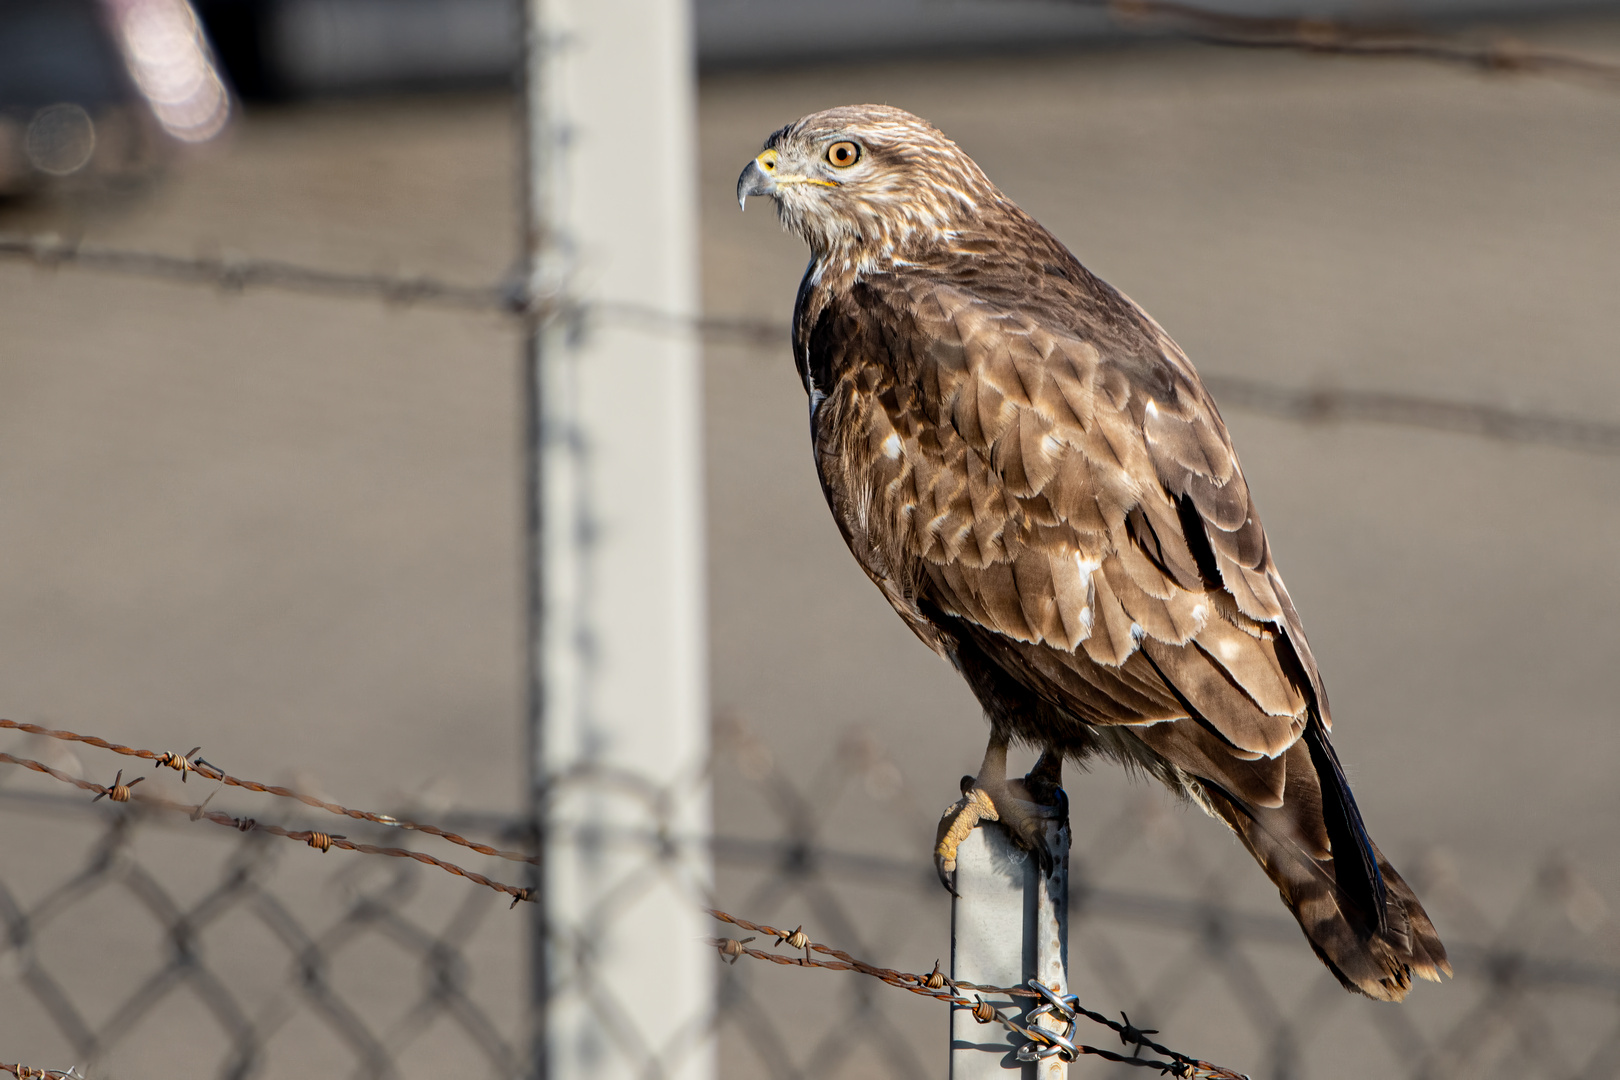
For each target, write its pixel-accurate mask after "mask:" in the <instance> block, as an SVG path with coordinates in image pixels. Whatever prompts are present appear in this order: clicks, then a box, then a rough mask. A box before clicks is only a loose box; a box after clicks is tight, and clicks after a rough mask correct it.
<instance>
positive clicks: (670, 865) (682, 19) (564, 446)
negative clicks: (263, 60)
mask: <svg viewBox="0 0 1620 1080" xmlns="http://www.w3.org/2000/svg"><path fill="white" fill-rule="evenodd" d="M523 3H524V15H525V35H526V40H525V47H526V64H525V80H526V86H525V105H526V113H525V125H524V136H525V142H526V150H527V154H526V160H525V165H526V171H527V185H526V186H527V215H528V228H527V252H526V255H527V258H528V270H529V275H528V284H529V289H530V294H531V296H532V297H535V298H536V300H537V303H538V305H539V310H541V311H542V312H546V311H554V310H556V308H557V307H558V306H561V308H562V309H563V314H562V315H560V316H550V315H543V316H542V317H537V318H536V320H535V322H534V326H533V330H532V333H531V335H530V339H529V348H528V354H527V358H526V359H527V368H526V370H527V373H528V386H527V389H528V394H529V408H530V416H529V420H530V424H529V429H530V442H531V446H530V466H531V468H530V481H531V490H532V498H531V505H530V530H531V545H530V548H531V550H530V557H531V568H532V569H531V573H532V575H533V578H532V582H531V594H530V600H531V624H532V627H533V639H534V640H533V653H532V657H531V663H532V674H533V695H532V697H533V700H532V705H531V717H530V720H531V730H532V731H533V745H532V747H531V752H532V755H533V758H532V761H533V775H534V780H535V792H536V794H535V797H536V800H537V808H536V813H537V818H538V822H539V826H540V829H541V836H542V847H543V860H542V863H543V865H542V866H541V868H540V872H539V875H538V880H537V885H538V888H539V890H540V900H541V903H540V908H541V911H540V914H539V918H538V920H537V946H538V947H537V949H536V962H535V966H536V987H535V995H536V1000H537V1006H538V1009H537V1031H536V1044H535V1045H536V1059H537V1060H536V1062H535V1068H536V1074H537V1075H539V1076H543V1077H547V1078H548V1080H582V1078H586V1077H589V1078H593V1080H595V1078H608V1077H614V1078H618V1077H625V1078H629V1077H646V1076H660V1077H666V1078H680V1080H688V1078H689V1080H703V1078H706V1077H710V1076H712V1075H713V1051H712V1045H711V1038H710V1035H709V1020H710V1014H711V1013H712V1009H713V979H714V955H713V951H712V950H711V949H709V948H708V947H706V946H705V945H703V943H702V939H703V935H704V933H705V932H706V929H707V923H706V920H705V917H704V915H703V913H702V905H703V900H704V898H705V895H706V893H707V890H708V887H709V882H710V867H709V859H708V853H707V849H706V846H705V843H704V838H705V837H707V835H708V833H709V832H710V827H709V794H708V786H707V782H706V780H705V779H704V776H705V773H704V765H705V762H706V758H707V754H708V730H709V724H708V709H707V701H706V687H705V664H706V656H705V652H706V649H705V639H706V625H705V616H704V587H703V574H702V570H703V563H704V558H703V546H702V544H703V537H702V527H701V511H702V505H703V493H702V461H701V445H702V444H701V439H700V434H701V432H700V421H699V387H700V382H699V356H698V350H697V345H696V342H695V340H694V338H693V336H692V334H691V332H690V324H691V321H692V319H693V318H694V317H695V315H696V313H697V304H698V294H697V281H698V272H697V261H696V198H695V189H694V185H695V168H694V165H695V162H696V160H697V157H696V154H695V152H694V146H695V121H694V115H693V109H694V98H695V87H694V76H693V52H692V38H691V29H690V22H691V19H690V12H689V10H688V5H687V0H523ZM548 305H549V306H548ZM631 315H634V316H636V317H633V318H632V317H628V316H631Z"/></svg>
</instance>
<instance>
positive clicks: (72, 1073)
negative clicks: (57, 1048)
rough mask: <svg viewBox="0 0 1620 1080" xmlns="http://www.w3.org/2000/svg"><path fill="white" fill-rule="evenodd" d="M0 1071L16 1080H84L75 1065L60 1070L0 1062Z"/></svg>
mask: <svg viewBox="0 0 1620 1080" xmlns="http://www.w3.org/2000/svg"><path fill="white" fill-rule="evenodd" d="M0 1073H10V1074H11V1075H12V1076H15V1077H16V1078H17V1080H85V1077H84V1074H83V1073H81V1072H80V1071H79V1067H78V1066H77V1065H73V1066H70V1067H69V1068H67V1069H66V1070H62V1069H40V1068H31V1067H29V1066H27V1065H24V1064H22V1063H20V1062H19V1063H17V1064H14V1065H6V1064H4V1063H0Z"/></svg>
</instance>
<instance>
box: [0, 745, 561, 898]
mask: <svg viewBox="0 0 1620 1080" xmlns="http://www.w3.org/2000/svg"><path fill="white" fill-rule="evenodd" d="M0 728H11V729H13V730H15V731H26V732H28V733H29V734H30V735H44V736H47V737H49V738H52V739H60V740H62V741H63V742H77V743H84V744H85V745H87V746H94V747H98V748H100V749H102V750H111V751H112V752H113V753H115V754H122V755H124V756H125V757H133V758H140V759H141V760H142V761H151V762H153V763H155V764H158V765H168V766H169V767H170V768H173V769H178V770H180V771H181V772H182V775H184V774H185V773H190V772H194V773H196V774H197V775H198V776H200V777H202V778H203V779H205V780H215V781H218V782H219V783H221V784H224V785H226V786H227V787H239V788H242V789H243V790H244V791H253V792H257V793H259V794H263V795H276V796H279V797H281V798H283V799H297V800H298V801H299V802H301V803H303V804H304V805H305V806H313V807H315V808H316V809H318V810H325V811H326V812H327V813H329V814H336V815H337V816H339V817H348V818H354V819H355V820H357V821H369V822H371V823H373V824H375V825H386V826H388V827H389V828H391V829H406V830H409V831H411V832H420V833H427V834H428V835H429V836H437V837H438V838H439V839H441V840H447V841H449V842H450V843H452V844H456V845H458V846H460V847H464V848H467V849H469V850H471V851H476V852H478V854H480V855H490V856H493V857H495V858H497V859H506V860H507V861H509V862H520V863H528V864H530V865H536V866H537V865H539V862H540V859H539V857H538V856H535V855H525V854H524V853H523V852H521V851H506V850H503V849H501V848H497V847H491V846H490V845H489V844H481V843H479V842H477V841H476V840H469V839H467V838H466V837H465V836H462V835H460V834H459V833H453V832H450V831H449V830H447V829H441V828H439V827H438V826H437V825H428V824H424V823H423V822H420V821H412V820H410V819H408V818H400V817H395V816H393V815H392V814H377V813H373V812H371V811H369V810H355V809H353V808H351V807H347V806H342V805H340V804H338V803H335V802H328V801H326V800H325V799H321V798H317V797H316V796H314V795H308V794H305V793H303V792H300V791H294V790H292V789H291V788H285V787H282V786H281V785H279V784H265V783H261V782H259V781H257V780H244V779H242V778H241V777H239V776H232V775H231V774H229V773H227V772H226V771H225V770H223V769H221V768H219V767H218V766H216V765H212V764H209V763H208V762H206V761H202V760H200V759H196V758H193V757H192V754H195V753H196V751H195V750H193V751H192V752H191V754H184V755H181V754H173V753H169V752H168V751H164V752H162V753H159V752H157V751H155V750H138V749H136V748H135V747H132V746H124V745H123V744H121V743H115V742H109V741H108V740H106V739H103V738H100V737H98V736H95V735H80V734H79V733H77V732H73V731H63V730H61V729H59V728H48V727H41V726H40V725H39V724H25V723H22V722H20V721H17V720H6V719H4V718H0ZM109 790H111V789H109ZM118 801H120V802H121V801H123V800H118Z"/></svg>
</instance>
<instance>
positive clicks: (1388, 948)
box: [1203, 723, 1451, 1001]
mask: <svg viewBox="0 0 1620 1080" xmlns="http://www.w3.org/2000/svg"><path fill="white" fill-rule="evenodd" d="M1311 730H1315V731H1316V734H1315V737H1314V738H1312V737H1310V735H1309V732H1310V731H1311ZM1307 732H1308V734H1307V738H1305V739H1302V740H1301V741H1300V743H1296V744H1295V745H1294V746H1293V747H1291V748H1290V749H1289V750H1288V751H1287V752H1286V754H1285V755H1284V756H1285V759H1286V765H1287V770H1288V777H1287V784H1286V788H1285V796H1284V801H1283V805H1282V806H1280V807H1277V808H1275V809H1271V808H1266V807H1254V806H1250V805H1248V804H1246V803H1244V802H1242V801H1241V800H1239V799H1237V798H1235V797H1233V796H1231V795H1229V794H1227V793H1226V792H1225V791H1223V790H1221V789H1220V788H1218V787H1215V786H1213V785H1210V784H1208V783H1207V782H1205V783H1204V785H1203V786H1204V788H1205V794H1206V795H1207V798H1208V801H1207V805H1208V806H1209V808H1210V809H1211V810H1213V811H1214V812H1215V814H1216V816H1218V817H1219V818H1221V819H1222V820H1223V821H1225V822H1226V824H1227V825H1229V826H1230V827H1231V828H1232V831H1233V832H1235V833H1237V835H1238V838H1239V839H1240V840H1241V841H1242V842H1243V846H1244V847H1246V848H1248V849H1249V852H1250V854H1252V855H1253V856H1254V858H1255V860H1256V861H1257V862H1258V863H1259V864H1260V866H1261V868H1262V869H1264V870H1265V872H1266V876H1267V877H1269V878H1270V879H1271V881H1272V883H1273V884H1275V885H1276V886H1277V891H1278V892H1279V893H1280V894H1281V895H1282V899H1283V902H1284V903H1285V904H1287V905H1288V908H1289V910H1290V911H1292V912H1293V913H1294V917H1295V918H1296V919H1298V920H1299V925H1300V929H1301V930H1303V931H1304V932H1305V938H1306V940H1307V941H1309V942H1310V946H1311V949H1312V950H1313V951H1314V952H1315V953H1316V955H1317V956H1318V957H1319V958H1321V960H1322V962H1323V963H1324V964H1326V965H1327V967H1328V970H1330V971H1332V972H1333V974H1334V975H1335V976H1336V977H1337V978H1338V980H1339V982H1341V983H1342V984H1344V986H1345V988H1346V989H1348V990H1353V991H1356V992H1358V993H1362V994H1366V995H1367V996H1368V997H1372V998H1377V999H1379V1000H1380V1001H1400V1000H1401V999H1402V998H1404V997H1406V994H1407V991H1408V990H1410V989H1411V986H1412V976H1413V975H1416V976H1418V977H1419V978H1422V979H1428V980H1430V981H1433V982H1438V981H1439V980H1440V977H1441V975H1442V974H1445V975H1450V974H1451V965H1450V963H1449V962H1448V961H1447V959H1446V949H1445V946H1444V945H1442V944H1441V943H1440V937H1439V935H1438V934H1436V933H1435V930H1434V924H1433V923H1432V922H1430V921H1429V916H1428V913H1427V912H1425V911H1424V910H1423V905H1422V904H1421V903H1419V902H1418V898H1417V896H1416V894H1414V893H1413V892H1412V889H1411V887H1410V886H1408V885H1407V884H1406V881H1405V880H1404V879H1403V878H1402V877H1401V875H1400V874H1398V873H1397V872H1396V871H1395V868H1394V867H1393V866H1391V865H1390V864H1389V861H1388V860H1387V859H1385V858H1384V856H1383V854H1382V853H1381V852H1380V851H1379V850H1378V848H1377V846H1376V845H1375V844H1373V842H1372V840H1371V839H1369V838H1368V837H1367V833H1366V829H1365V827H1363V825H1362V823H1361V815H1360V813H1359V812H1358V811H1357V810H1356V806H1355V800H1354V797H1353V796H1351V794H1350V788H1349V786H1348V785H1347V784H1346V783H1345V781H1344V773H1343V770H1342V769H1340V768H1338V758H1337V756H1336V755H1335V754H1334V753H1333V748H1332V745H1331V744H1330V743H1328V741H1327V736H1326V734H1325V733H1324V732H1321V731H1320V730H1319V729H1317V728H1316V725H1315V724H1314V723H1313V724H1312V725H1310V728H1308V729H1307ZM1301 743H1303V744H1305V745H1301Z"/></svg>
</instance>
